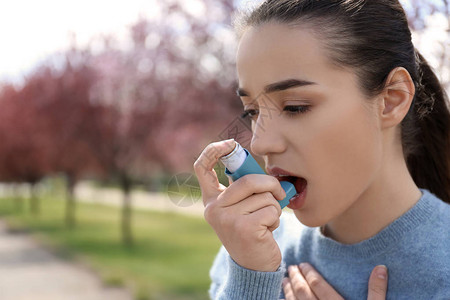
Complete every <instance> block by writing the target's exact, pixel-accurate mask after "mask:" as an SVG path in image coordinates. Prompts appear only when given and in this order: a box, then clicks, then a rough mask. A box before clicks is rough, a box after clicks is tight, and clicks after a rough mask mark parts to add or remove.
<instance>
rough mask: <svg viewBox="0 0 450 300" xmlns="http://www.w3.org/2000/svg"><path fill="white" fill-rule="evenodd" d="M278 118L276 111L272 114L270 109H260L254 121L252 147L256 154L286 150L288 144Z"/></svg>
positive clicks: (263, 154) (261, 154) (262, 154)
mask: <svg viewBox="0 0 450 300" xmlns="http://www.w3.org/2000/svg"><path fill="white" fill-rule="evenodd" d="M277 118H278V117H277V114H276V112H275V113H273V112H272V113H271V114H270V111H267V110H265V109H260V113H259V115H258V118H257V120H256V121H255V122H253V123H252V131H253V136H252V140H251V144H250V149H251V151H252V153H254V154H255V155H258V156H266V155H269V154H271V153H272V154H274V153H281V152H283V151H285V147H286V144H285V142H284V140H283V134H282V128H281V127H280V122H279V121H278V120H277Z"/></svg>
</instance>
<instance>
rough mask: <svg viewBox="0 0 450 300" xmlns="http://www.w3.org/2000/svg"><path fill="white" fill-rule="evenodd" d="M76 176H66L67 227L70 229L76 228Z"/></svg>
mask: <svg viewBox="0 0 450 300" xmlns="http://www.w3.org/2000/svg"><path fill="white" fill-rule="evenodd" d="M75 184H76V178H75V176H73V175H72V174H67V176H66V227H67V228H69V229H73V228H75V225H76V220H75V209H76V207H75V205H76V203H75V196H74V189H75Z"/></svg>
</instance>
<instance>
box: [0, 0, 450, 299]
mask: <svg viewBox="0 0 450 300" xmlns="http://www.w3.org/2000/svg"><path fill="white" fill-rule="evenodd" d="M258 2H260V1H239V0H184V1H181V0H179V1H178V0H167V1H162V0H146V1H144V0H127V1H123V0H109V1H106V0H96V1H87V0H79V1H57V0H41V1H31V0H16V1H3V2H2V3H1V4H0V37H1V41H2V46H1V50H0V222H1V223H0V225H1V224H3V225H2V226H0V244H2V243H3V244H4V245H10V246H8V247H9V248H8V247H6V248H5V246H4V247H3V248H2V247H1V246H0V269H3V270H6V271H7V272H8V274H9V275H8V274H2V271H0V299H72V298H70V294H71V293H73V294H74V295H75V294H76V293H78V292H79V290H78V291H76V290H72V291H71V292H70V291H69V292H67V291H65V292H64V295H57V294H52V295H53V296H52V297H50V296H48V295H50V294H48V292H47V291H46V288H48V289H49V290H50V289H52V287H51V284H49V286H48V287H45V286H44V287H43V286H42V285H41V284H35V289H33V288H32V286H33V282H32V281H33V280H38V277H39V276H35V277H33V276H31V275H30V276H31V277H23V276H22V273H13V271H16V272H19V271H20V272H27V270H28V269H30V268H32V267H34V269H33V270H34V272H36V268H35V267H36V266H40V267H39V268H40V269H45V265H44V264H43V261H40V260H39V256H38V255H37V256H35V257H34V258H35V259H29V257H30V256H29V255H28V254H29V252H27V253H28V254H26V255H25V254H23V255H22V256H20V257H19V256H18V253H20V251H22V250H23V249H22V250H20V247H19V246H20V245H19V246H17V245H16V246H17V247H18V248H14V247H16V246H14V245H15V244H14V243H13V242H11V241H12V240H11V239H14V238H21V239H27V241H28V240H30V241H33V243H35V244H33V245H34V246H33V247H36V248H30V249H35V250H33V251H41V249H44V250H45V251H49V252H50V253H52V255H53V256H54V257H55V258H54V259H56V260H64V261H68V262H70V263H71V264H76V265H82V266H83V267H84V268H87V269H89V270H90V272H93V273H95V276H96V277H98V278H100V286H101V287H106V288H109V287H113V288H118V289H123V290H125V291H126V293H127V296H124V297H125V298H120V299H207V290H208V287H209V283H210V281H209V276H208V271H209V268H210V266H211V264H212V261H213V259H214V256H215V254H216V253H217V251H218V249H219V246H220V241H219V240H218V239H217V237H216V236H215V234H214V232H213V231H212V230H211V229H210V228H209V226H208V225H207V224H206V222H205V221H204V220H203V219H202V213H203V205H202V203H201V200H200V196H201V195H200V189H199V186H198V182H197V181H196V178H195V175H194V172H193V168H192V165H193V163H194V161H195V160H196V159H197V157H198V155H199V154H200V153H201V151H202V150H203V149H204V148H205V146H206V145H207V144H209V143H211V142H214V141H218V140H223V139H228V138H235V139H236V140H237V141H239V142H240V143H241V144H242V145H243V146H244V147H248V145H249V143H250V138H251V131H250V126H249V124H248V123H247V122H246V121H244V120H242V119H241V118H240V117H239V116H240V113H241V112H242V106H241V104H240V101H239V99H238V97H237V96H236V94H235V89H236V88H237V78H236V71H235V65H234V63H235V62H234V59H235V51H236V46H237V41H236V40H235V37H234V33H233V30H232V27H231V18H232V13H233V11H235V10H236V9H238V8H243V7H247V6H251V5H254V4H257V3H258ZM401 2H402V4H403V5H404V7H405V9H406V11H407V14H408V19H409V23H410V27H411V29H412V31H413V41H414V43H415V45H416V47H417V48H418V49H419V50H420V51H421V52H422V54H423V55H424V56H425V57H426V58H427V59H428V61H429V62H430V64H431V65H432V66H433V68H434V69H435V71H436V72H437V73H438V75H439V78H440V79H441V81H442V83H443V84H444V85H445V87H446V89H447V92H449V91H450V59H449V57H450V53H449V51H448V49H449V46H450V18H449V12H450V7H449V1H447V0H403V1H401ZM223 171H224V169H223V166H219V165H218V166H216V172H217V174H218V175H219V178H220V181H221V182H222V183H223V184H227V182H228V181H227V179H226V177H225V176H224V175H223ZM8 241H9V242H8ZM23 243H25V242H23ZM23 243H22V245H23ZM16 244H20V243H16ZM30 247H31V246H30ZM28 250H29V249H28ZM44 250H42V251H44ZM31 252H32V251H31ZM12 261H14V263H12ZM39 268H38V269H39ZM49 270H50V269H47V271H48V272H49ZM4 272H5V271H4ZM11 274H18V275H17V278H19V279H20V278H22V279H23V278H29V281H28V282H25V283H23V282H22V283H21V284H17V285H15V284H14V282H13V279H14V277H11ZM23 274H25V273H23ZM58 276H59V275H58ZM8 280H9V281H8ZM14 280H15V279H14ZM55 284H56V283H55ZM37 286H39V288H37ZM25 287H26V288H25ZM8 289H9V292H5V291H8ZM38 293H42V295H38ZM46 293H47V294H46ZM30 295H31V296H30ZM45 295H47V296H45ZM126 297H128V298H126ZM74 299H80V298H74ZM83 299H87V298H83ZM89 299H91V298H89ZM92 299H105V297H104V296H98V298H95V297H93V298H92ZM108 299H113V298H108ZM114 299H115V298H114ZM117 299H119V298H117Z"/></svg>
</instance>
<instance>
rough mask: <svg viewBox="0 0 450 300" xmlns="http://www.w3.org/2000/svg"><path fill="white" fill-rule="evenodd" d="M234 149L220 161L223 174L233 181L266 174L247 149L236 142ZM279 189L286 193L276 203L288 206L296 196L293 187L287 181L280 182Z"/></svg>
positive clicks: (282, 206)
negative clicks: (246, 176) (248, 175)
mask: <svg viewBox="0 0 450 300" xmlns="http://www.w3.org/2000/svg"><path fill="white" fill-rule="evenodd" d="M235 143H236V145H235V147H234V149H233V150H232V151H231V152H230V153H229V154H227V155H225V156H222V157H221V158H220V161H221V162H222V163H223V164H224V165H225V167H226V168H225V174H226V175H227V176H228V177H229V178H231V179H232V180H233V181H235V180H237V179H239V178H241V177H242V176H244V175H247V174H266V173H265V172H264V170H263V169H262V168H261V167H260V166H259V164H258V163H257V162H256V160H255V159H254V158H253V156H252V155H251V154H250V152H248V150H247V149H245V148H243V147H242V146H241V145H240V144H239V143H238V142H236V141H235ZM280 184H281V187H282V188H283V189H284V191H285V192H286V197H285V198H284V199H283V200H281V201H278V203H279V204H280V206H281V208H284V207H286V205H288V204H289V200H290V199H291V198H292V197H294V196H295V194H297V191H296V190H295V187H294V185H293V184H292V183H290V182H289V181H280Z"/></svg>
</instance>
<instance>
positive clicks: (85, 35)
mask: <svg viewBox="0 0 450 300" xmlns="http://www.w3.org/2000/svg"><path fill="white" fill-rule="evenodd" d="M158 1H163V0H77V1H74V0H39V1H36V0H10V1H6V0H5V1H1V2H0V40H1V48H0V81H5V80H6V81H12V82H20V81H21V79H22V78H23V75H26V73H27V72H29V71H30V70H31V69H32V68H33V67H34V66H36V65H37V64H39V62H41V61H43V60H45V59H46V58H47V57H48V56H49V55H51V54H52V53H55V52H57V51H62V50H64V49H67V48H68V46H69V44H70V33H75V34H76V38H77V44H78V45H80V46H84V45H86V44H87V43H88V42H89V40H90V39H92V38H93V37H95V36H99V35H102V34H103V35H105V34H114V36H115V37H116V38H117V39H118V40H119V41H121V43H126V42H127V40H126V32H127V30H128V27H129V26H130V25H131V24H132V23H134V22H135V21H136V20H137V19H138V17H139V16H142V17H146V18H157V17H159V15H158V12H157V9H155V7H156V4H157V2H158ZM240 1H241V3H243V2H245V1H248V0H240ZM182 3H184V5H186V6H187V7H188V9H191V10H193V11H196V10H197V11H199V8H200V7H199V1H198V0H183V1H182ZM428 22H429V25H430V28H429V29H428V31H427V32H426V33H425V34H423V35H421V36H419V35H413V41H414V42H415V44H417V46H418V48H419V49H420V50H421V52H422V53H423V54H424V55H425V57H426V58H428V60H429V61H430V63H431V64H432V65H433V64H436V63H437V62H438V61H437V59H434V54H433V52H435V50H436V49H437V46H436V41H439V40H442V39H445V38H446V32H445V26H446V18H445V16H435V17H433V18H430V19H429V20H428ZM445 76H449V74H446V75H445Z"/></svg>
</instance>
